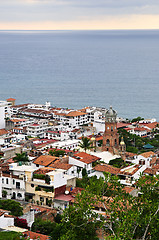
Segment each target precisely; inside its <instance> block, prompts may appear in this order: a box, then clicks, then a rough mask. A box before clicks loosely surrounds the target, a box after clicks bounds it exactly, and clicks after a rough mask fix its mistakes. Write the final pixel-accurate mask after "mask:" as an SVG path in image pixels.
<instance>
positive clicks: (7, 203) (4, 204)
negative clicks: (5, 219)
mask: <svg viewBox="0 0 159 240" xmlns="http://www.w3.org/2000/svg"><path fill="white" fill-rule="evenodd" d="M0 208H1V209H4V210H8V211H10V212H11V215H13V216H17V217H18V216H21V215H23V208H22V207H21V205H20V203H19V202H16V201H14V200H11V199H7V200H0Z"/></svg>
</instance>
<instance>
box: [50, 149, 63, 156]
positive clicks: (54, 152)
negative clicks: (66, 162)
mask: <svg viewBox="0 0 159 240" xmlns="http://www.w3.org/2000/svg"><path fill="white" fill-rule="evenodd" d="M49 154H50V155H51V156H55V157H60V156H62V157H63V156H64V155H65V151H64V150H56V149H54V150H50V151H49Z"/></svg>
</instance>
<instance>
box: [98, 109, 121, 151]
mask: <svg viewBox="0 0 159 240" xmlns="http://www.w3.org/2000/svg"><path fill="white" fill-rule="evenodd" d="M116 117H117V112H116V111H115V110H113V109H112V107H110V109H109V110H107V111H106V114H105V132H104V135H103V147H102V150H103V151H109V152H111V153H112V154H117V153H118V150H119V134H118V132H117V121H116Z"/></svg>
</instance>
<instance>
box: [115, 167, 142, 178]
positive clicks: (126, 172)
mask: <svg viewBox="0 0 159 240" xmlns="http://www.w3.org/2000/svg"><path fill="white" fill-rule="evenodd" d="M139 169H140V165H135V166H132V167H131V168H128V169H125V170H124V169H123V170H120V172H119V174H121V175H128V176H133V175H134V174H135V173H136V172H137V171H138V170H139Z"/></svg>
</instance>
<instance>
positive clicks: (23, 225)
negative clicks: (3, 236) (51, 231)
mask: <svg viewBox="0 0 159 240" xmlns="http://www.w3.org/2000/svg"><path fill="white" fill-rule="evenodd" d="M14 224H15V226H17V227H21V228H28V223H27V220H26V219H23V218H16V219H14Z"/></svg>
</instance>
